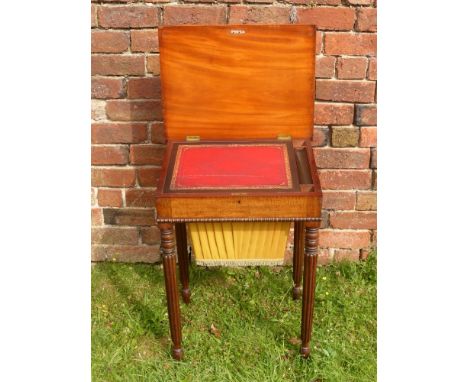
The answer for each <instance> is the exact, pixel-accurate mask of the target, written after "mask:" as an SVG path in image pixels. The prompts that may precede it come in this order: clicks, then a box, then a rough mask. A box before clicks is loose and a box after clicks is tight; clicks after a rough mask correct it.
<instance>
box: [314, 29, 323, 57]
mask: <svg viewBox="0 0 468 382" xmlns="http://www.w3.org/2000/svg"><path fill="white" fill-rule="evenodd" d="M323 35H324V33H323V32H319V31H316V32H315V54H320V53H322V45H323V44H322V40H323Z"/></svg>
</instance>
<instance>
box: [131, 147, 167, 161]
mask: <svg viewBox="0 0 468 382" xmlns="http://www.w3.org/2000/svg"><path fill="white" fill-rule="evenodd" d="M164 151H165V147H164V146H162V145H132V146H130V163H132V164H155V165H160V164H161V163H162V160H163V155H164Z"/></svg>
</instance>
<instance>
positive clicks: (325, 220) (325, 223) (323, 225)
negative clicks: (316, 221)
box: [320, 210, 329, 228]
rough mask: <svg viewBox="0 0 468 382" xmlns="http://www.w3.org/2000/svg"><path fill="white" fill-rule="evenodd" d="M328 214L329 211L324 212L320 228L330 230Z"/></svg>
mask: <svg viewBox="0 0 468 382" xmlns="http://www.w3.org/2000/svg"><path fill="white" fill-rule="evenodd" d="M328 214H329V212H328V211H327V210H322V214H321V218H322V221H321V223H320V228H328V223H329V222H328Z"/></svg>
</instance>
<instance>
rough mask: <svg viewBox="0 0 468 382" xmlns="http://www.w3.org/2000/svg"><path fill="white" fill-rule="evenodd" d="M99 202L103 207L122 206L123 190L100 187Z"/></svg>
mask: <svg viewBox="0 0 468 382" xmlns="http://www.w3.org/2000/svg"><path fill="white" fill-rule="evenodd" d="M98 203H99V205H100V206H101V207H122V206H123V200H122V191H120V190H107V189H103V188H100V189H99V192H98Z"/></svg>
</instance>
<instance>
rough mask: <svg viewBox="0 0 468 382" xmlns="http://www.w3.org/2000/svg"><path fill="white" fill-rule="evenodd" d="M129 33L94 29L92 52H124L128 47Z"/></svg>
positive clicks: (92, 33)
mask: <svg viewBox="0 0 468 382" xmlns="http://www.w3.org/2000/svg"><path fill="white" fill-rule="evenodd" d="M129 44H130V39H129V37H128V33H126V32H122V31H103V30H93V31H92V32H91V52H93V53H122V52H125V51H126V50H127V49H128V46H129Z"/></svg>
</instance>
